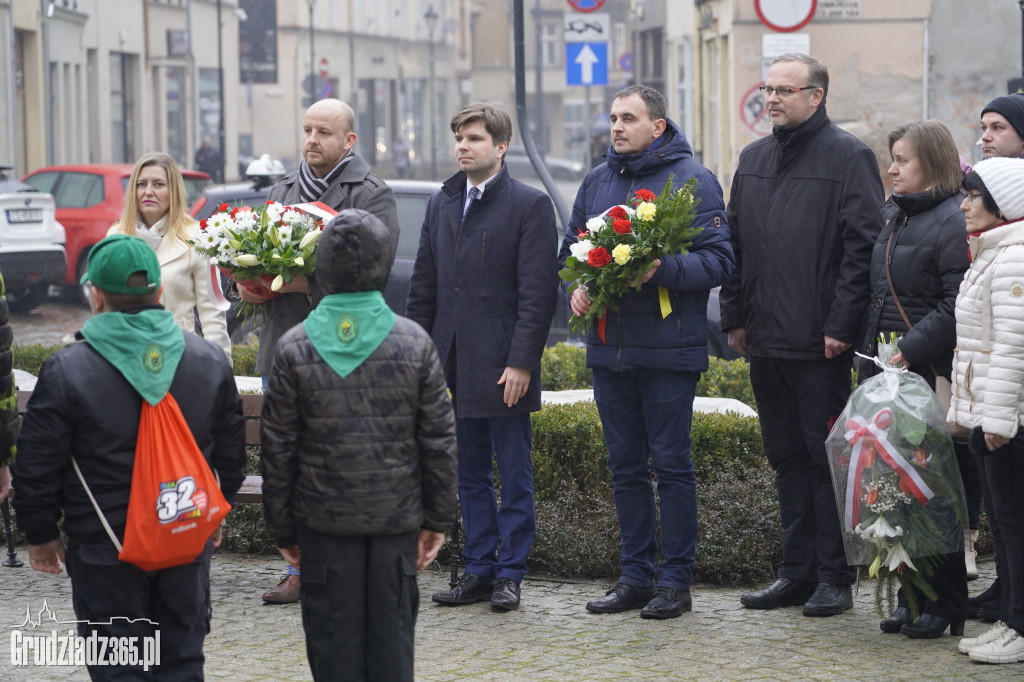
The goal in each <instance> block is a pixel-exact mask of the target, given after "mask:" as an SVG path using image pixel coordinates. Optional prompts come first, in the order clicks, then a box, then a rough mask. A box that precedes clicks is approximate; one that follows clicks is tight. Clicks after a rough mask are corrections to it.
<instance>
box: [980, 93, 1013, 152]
mask: <svg viewBox="0 0 1024 682" xmlns="http://www.w3.org/2000/svg"><path fill="white" fill-rule="evenodd" d="M978 146H979V147H981V152H982V154H984V155H985V158H986V159H991V158H992V157H994V156H1009V157H1020V156H1024V95H1022V94H1021V93H1019V92H1012V93H1010V94H1009V95H1003V96H1002V97H996V98H995V99H994V100H992V101H991V102H989V103H988V104H986V105H985V108H984V109H982V110H981V139H979V140H978Z"/></svg>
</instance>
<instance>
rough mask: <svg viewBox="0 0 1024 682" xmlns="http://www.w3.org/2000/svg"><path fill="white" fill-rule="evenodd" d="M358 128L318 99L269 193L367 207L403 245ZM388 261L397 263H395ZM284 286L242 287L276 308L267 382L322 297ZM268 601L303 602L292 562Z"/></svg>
mask: <svg viewBox="0 0 1024 682" xmlns="http://www.w3.org/2000/svg"><path fill="white" fill-rule="evenodd" d="M354 127H355V114H354V113H353V111H352V107H350V106H349V105H348V104H345V103H344V102H342V101H341V100H337V99H322V100H320V101H319V102H315V103H314V104H313V105H312V106H311V107H309V109H307V110H306V115H305V117H304V118H303V121H302V163H301V164H300V165H299V169H298V170H297V171H294V172H292V173H289V174H288V175H286V176H285V177H283V178H281V179H280V180H278V181H277V184H275V185H274V186H273V187H271V188H270V194H269V195H268V197H267V198H268V199H269V200H270V201H278V202H280V203H282V204H285V205H291V204H302V203H309V202H315V201H319V202H321V203H324V204H326V205H328V206H330V207H331V208H333V209H334V210H336V211H340V210H342V209H345V208H360V209H363V210H364V211H367V212H369V213H372V214H374V215H375V216H377V218H379V219H380V220H381V221H382V222H383V223H384V224H385V225H386V226H387V228H388V230H389V231H390V232H391V236H392V238H393V240H394V243H395V244H396V245H397V244H398V230H399V224H398V206H397V204H396V203H395V193H394V192H393V191H392V190H391V188H390V187H389V186H388V185H387V183H386V182H384V181H383V180H381V179H380V178H379V177H377V176H376V175H374V174H373V173H371V172H370V165H369V164H368V163H366V161H364V160H363V158H362V157H361V156H359V154H357V153H356V152H354V151H352V147H353V146H354V145H355V143H356V133H355V130H354ZM393 261H394V257H393V256H392V262H393ZM386 265H387V267H388V268H390V267H391V263H387V264H386ZM280 291H281V293H282V295H281V296H278V297H277V298H273V299H269V300H268V299H265V298H264V297H263V296H261V295H260V294H258V293H256V292H253V291H250V290H248V289H246V288H245V287H241V286H239V287H238V295H239V296H240V297H241V299H242V300H243V301H248V302H250V303H256V304H260V303H262V304H264V305H266V306H267V307H269V308H270V310H269V311H268V314H267V316H266V317H267V322H266V323H265V324H264V325H263V326H262V327H261V328H260V348H259V352H258V353H257V355H256V370H257V371H258V372H259V373H260V375H261V376H263V377H264V382H266V377H267V376H268V375H269V374H270V368H271V366H272V364H273V359H274V351H275V350H276V348H277V342H278V339H280V338H281V335H282V334H284V333H285V332H286V331H288V330H289V329H291V328H292V327H294V326H295V325H297V324H299V323H300V322H302V321H303V320H305V319H306V316H307V315H309V311H310V309H311V308H312V307H313V305H315V304H316V303H317V302H319V300H320V298H321V294H320V292H319V290H318V289H317V287H316V280H315V278H313V277H312V276H310V277H305V276H303V275H296V276H295V277H293V278H292V281H291V282H289V283H288V284H285V285H284V286H283V287H281V289H280ZM263 600H264V601H266V602H269V603H273V604H289V603H292V602H296V601H298V600H299V573H298V571H297V570H296V569H295V568H294V567H291V566H289V568H288V574H287V575H286V576H285V577H284V579H282V580H281V582H280V583H279V584H278V586H277V587H275V588H273V589H271V590H268V591H267V592H266V593H264V595H263Z"/></svg>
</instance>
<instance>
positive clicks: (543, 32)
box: [540, 24, 562, 67]
mask: <svg viewBox="0 0 1024 682" xmlns="http://www.w3.org/2000/svg"><path fill="white" fill-rule="evenodd" d="M561 32H562V25H561V24H558V25H556V24H541V26H540V55H541V57H540V60H541V61H540V63H541V65H542V66H544V67H555V66H559V65H561V62H562V60H561V59H560V58H559V57H560V55H559V51H558V47H559V41H558V35H559V34H560V33H561Z"/></svg>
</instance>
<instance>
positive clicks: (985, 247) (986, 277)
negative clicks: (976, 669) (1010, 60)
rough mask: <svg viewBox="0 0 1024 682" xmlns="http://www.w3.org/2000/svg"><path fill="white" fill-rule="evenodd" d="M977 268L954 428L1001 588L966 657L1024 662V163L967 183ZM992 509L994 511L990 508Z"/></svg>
mask: <svg viewBox="0 0 1024 682" xmlns="http://www.w3.org/2000/svg"><path fill="white" fill-rule="evenodd" d="M963 187H964V190H965V197H964V200H963V203H961V205H960V210H962V211H963V212H964V215H965V217H966V220H967V231H968V233H969V234H970V238H969V240H968V243H969V246H970V253H971V259H972V264H971V268H970V269H969V270H968V271H967V274H966V275H965V276H964V281H963V282H962V283H961V285H960V294H959V296H958V297H957V301H956V334H957V348H956V352H955V357H954V361H953V396H952V399H951V401H950V408H949V416H948V418H949V421H951V422H955V423H957V424H960V425H963V426H967V427H969V428H971V448H972V450H974V451H975V453H977V454H980V455H983V457H981V461H983V462H984V471H983V475H984V476H985V478H986V479H987V481H988V485H989V489H990V491H991V500H986V507H987V508H988V509H989V517H990V520H991V522H992V527H993V536H994V538H995V541H996V569H997V572H998V574H999V577H1000V579H1001V580H1002V581H1003V588H1002V599H1001V603H1000V620H999V622H997V623H996V625H995V627H993V628H992V629H991V630H989V631H988V632H986V633H984V634H983V635H981V636H980V637H973V638H967V639H963V640H961V641H960V651H961V652H963V653H966V654H969V655H970V657H971V659H972V660H975V661H981V662H985V663H1016V662H1022V661H1024V431H1022V430H1021V428H1020V425H1021V420H1022V415H1024V159H1009V158H992V159H986V160H985V161H982V162H980V163H979V164H978V165H976V166H975V167H974V169H973V170H972V171H971V172H970V173H968V174H967V175H966V176H965V177H964V180H963ZM990 501H991V504H989V502H990Z"/></svg>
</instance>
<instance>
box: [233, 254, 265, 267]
mask: <svg viewBox="0 0 1024 682" xmlns="http://www.w3.org/2000/svg"><path fill="white" fill-rule="evenodd" d="M235 262H236V263H238V264H239V265H259V264H260V259H259V258H257V257H256V256H254V255H252V254H251V253H243V254H240V255H238V256H235Z"/></svg>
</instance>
